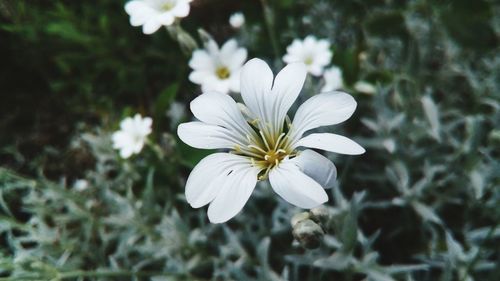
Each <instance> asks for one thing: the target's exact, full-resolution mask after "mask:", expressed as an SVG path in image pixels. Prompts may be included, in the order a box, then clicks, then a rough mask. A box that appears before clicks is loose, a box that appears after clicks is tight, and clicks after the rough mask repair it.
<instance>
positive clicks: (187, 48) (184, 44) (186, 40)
mask: <svg viewBox="0 0 500 281" xmlns="http://www.w3.org/2000/svg"><path fill="white" fill-rule="evenodd" d="M167 31H168V34H169V35H170V37H171V38H172V39H173V40H174V41H176V42H177V43H179V46H180V48H181V51H182V53H183V54H184V55H185V56H186V57H188V58H189V57H190V56H191V54H192V53H193V51H194V50H196V49H198V43H196V40H194V38H193V37H192V36H191V35H190V34H189V33H188V32H187V31H186V30H184V28H182V26H181V24H180V23H179V22H175V23H174V24H172V25H169V26H167Z"/></svg>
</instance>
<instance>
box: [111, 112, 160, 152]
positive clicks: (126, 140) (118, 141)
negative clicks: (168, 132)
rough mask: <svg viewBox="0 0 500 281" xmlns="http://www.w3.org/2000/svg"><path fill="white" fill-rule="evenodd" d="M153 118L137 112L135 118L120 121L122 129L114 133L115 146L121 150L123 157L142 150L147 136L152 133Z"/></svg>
mask: <svg viewBox="0 0 500 281" xmlns="http://www.w3.org/2000/svg"><path fill="white" fill-rule="evenodd" d="M152 123H153V120H152V119H151V118H149V117H144V118H142V117H141V115H139V114H136V115H135V116H134V117H133V118H132V117H127V118H125V119H123V121H122V122H121V123H120V130H119V131H117V132H115V133H113V136H112V140H113V148H115V149H119V150H120V156H121V157H122V158H128V157H130V156H131V155H132V154H135V153H139V152H141V150H142V148H143V147H144V143H145V142H146V137H147V136H148V135H149V134H150V133H151V124H152Z"/></svg>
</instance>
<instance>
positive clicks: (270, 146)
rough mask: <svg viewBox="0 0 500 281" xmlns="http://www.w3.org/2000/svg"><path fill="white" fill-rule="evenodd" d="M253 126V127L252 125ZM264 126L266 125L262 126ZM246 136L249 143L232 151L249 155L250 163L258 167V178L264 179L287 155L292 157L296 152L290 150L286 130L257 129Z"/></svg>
mask: <svg viewBox="0 0 500 281" xmlns="http://www.w3.org/2000/svg"><path fill="white" fill-rule="evenodd" d="M254 128H255V127H254ZM264 128H266V126H264ZM257 130H258V129H257V128H256V134H255V135H252V136H247V139H248V141H249V143H250V144H249V145H247V146H245V147H240V146H238V147H236V148H234V150H233V153H235V154H238V155H242V156H246V157H249V158H250V160H251V161H252V164H253V165H254V166H255V167H257V168H259V169H260V170H261V172H260V173H259V180H263V179H266V178H267V177H268V175H269V172H270V171H271V169H273V168H274V167H277V166H278V165H279V164H280V163H281V161H283V160H284V159H285V158H287V157H294V156H295V155H296V152H295V151H294V150H292V148H291V145H290V141H289V138H288V136H287V133H286V132H281V133H279V132H274V133H273V132H271V131H270V130H266V129H264V130H259V131H258V134H257Z"/></svg>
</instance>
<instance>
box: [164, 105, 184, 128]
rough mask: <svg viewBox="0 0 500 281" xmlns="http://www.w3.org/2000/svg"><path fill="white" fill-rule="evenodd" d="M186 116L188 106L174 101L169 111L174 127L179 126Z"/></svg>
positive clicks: (168, 114)
mask: <svg viewBox="0 0 500 281" xmlns="http://www.w3.org/2000/svg"><path fill="white" fill-rule="evenodd" d="M184 115H186V105H185V104H184V103H182V102H176V101H174V102H173V103H172V104H171V105H170V107H169V108H168V110H167V116H168V118H169V119H170V124H171V125H172V127H175V126H176V125H178V124H179V122H180V121H181V119H182V118H183V117H184ZM174 124H175V125H174Z"/></svg>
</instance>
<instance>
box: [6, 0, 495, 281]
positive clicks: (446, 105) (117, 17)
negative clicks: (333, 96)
mask: <svg viewBox="0 0 500 281" xmlns="http://www.w3.org/2000/svg"><path fill="white" fill-rule="evenodd" d="M123 4H124V2H122V1H111V0H101V1H94V2H92V3H91V2H85V1H63V0H57V1H27V0H17V1H12V0H1V1H0V42H1V44H0V53H1V54H2V56H3V58H2V64H1V67H0V86H1V87H0V89H2V90H1V91H2V93H3V95H2V99H3V100H2V102H1V103H0V112H1V113H0V114H1V117H0V120H1V121H0V136H1V138H0V149H1V150H0V161H1V162H0V163H1V165H2V168H0V280H155V281H160V280H362V279H363V278H365V279H366V280H373V281H389V280H408V281H409V280H440V281H451V280H459V281H466V280H467V281H468V280H492V281H493V280H499V279H500V268H499V266H498V264H500V248H499V245H500V243H499V242H500V226H499V222H500V207H499V206H500V188H499V187H500V155H499V153H500V150H499V149H498V147H500V56H499V55H498V54H499V51H500V48H499V46H500V39H499V38H500V5H499V4H498V3H496V2H495V1H488V0H481V1H467V0H456V1H431V0H414V1H375V0H370V1H348V0H336V1H313V0H301V1H289V0H280V1H265V0H262V1H260V2H259V1H229V0H213V1H208V0H197V1H194V2H193V3H192V7H193V9H192V12H191V14H190V15H189V16H188V17H187V18H186V19H184V20H183V21H182V26H183V27H184V28H185V29H186V30H187V32H189V33H190V34H191V35H193V36H194V37H195V38H198V36H195V35H196V34H197V29H198V28H203V29H205V30H206V31H207V32H208V33H209V34H211V35H212V36H214V38H215V39H216V40H218V41H219V42H221V43H222V42H224V41H225V40H226V39H228V38H229V37H232V36H235V37H237V39H238V41H239V42H240V44H242V45H243V46H246V47H247V48H248V50H249V53H250V57H262V58H266V59H267V61H269V62H273V64H274V68H275V70H276V69H279V68H280V67H282V62H281V56H282V55H283V54H284V52H285V48H286V46H287V45H288V44H289V43H291V41H292V40H293V39H294V38H304V37H305V36H307V35H309V34H314V35H315V36H317V37H318V38H328V39H329V40H330V41H331V43H332V45H333V51H334V58H333V64H335V65H337V66H339V67H340V68H341V69H342V70H343V73H344V80H345V84H346V90H347V91H348V92H350V93H351V94H352V95H353V96H354V97H355V98H356V100H357V101H358V109H357V111H356V113H355V116H354V118H352V119H351V120H350V121H349V122H348V123H347V124H345V125H343V126H336V127H335V128H333V129H335V130H336V131H342V130H345V131H348V132H349V133H348V135H349V136H357V138H356V140H357V141H359V142H360V143H361V144H362V145H363V146H364V147H365V148H367V153H366V154H365V155H363V156H361V157H359V156H356V157H350V156H345V155H342V156H336V155H333V154H332V155H328V156H329V157H330V158H331V159H333V160H334V162H335V164H336V165H337V168H338V170H339V176H338V185H337V186H336V187H335V188H333V189H332V190H331V191H330V192H329V193H330V194H329V195H330V201H329V203H328V204H326V205H325V209H324V211H323V212H324V213H325V214H324V218H323V219H317V218H316V219H315V217H314V216H315V215H314V211H311V212H310V214H308V215H307V216H312V217H311V221H310V223H312V224H315V223H317V224H318V225H320V226H321V228H322V230H324V232H325V234H324V236H323V237H320V238H321V241H320V246H319V248H317V249H314V250H309V249H304V248H303V247H302V246H301V245H300V242H301V241H297V240H294V237H293V235H292V230H293V227H292V225H291V223H290V220H291V219H292V216H293V215H294V214H297V213H299V212H300V210H298V209H295V208H293V207H291V206H290V205H288V204H286V203H285V202H283V201H282V200H281V199H279V198H278V197H277V196H275V194H273V192H272V190H271V189H270V188H269V186H266V185H261V186H259V187H257V188H256V190H255V192H254V194H253V195H252V197H251V199H250V201H249V203H248V204H247V205H246V207H245V209H244V210H243V211H242V213H240V214H239V215H238V216H237V217H235V218H234V219H233V220H231V221H230V222H229V223H226V224H223V225H214V224H210V223H208V220H207V219H206V214H205V213H206V210H204V209H201V210H195V209H192V208H190V207H189V205H188V204H187V203H186V202H185V198H184V194H183V188H184V183H185V180H186V177H187V175H188V174H189V171H190V169H191V168H192V167H193V166H194V164H196V163H197V162H198V161H199V159H201V158H202V157H203V156H204V155H206V151H200V150H195V149H191V148H189V147H187V146H185V145H184V144H182V142H180V141H179V140H178V139H177V137H176V134H175V130H176V126H177V124H178V123H179V122H180V121H182V120H184V119H187V118H188V115H189V113H186V112H184V110H185V108H186V107H187V104H188V102H189V101H190V100H191V99H192V98H193V97H195V96H196V95H197V94H198V93H199V92H200V90H199V89H198V88H196V87H195V85H192V84H190V83H189V82H188V80H187V76H188V72H189V69H188V66H187V61H188V59H189V58H188V57H185V56H183V55H182V51H181V49H180V47H179V45H178V44H177V42H175V41H174V40H172V39H170V38H169V35H168V33H167V32H166V31H164V32H157V33H155V34H154V35H152V36H145V35H143V34H141V33H140V30H139V29H137V28H133V27H131V26H130V25H129V23H128V18H127V16H126V14H125V12H124V11H123ZM239 10H241V11H243V13H244V14H245V17H246V19H247V20H246V21H247V22H246V24H245V26H244V27H243V29H242V30H239V31H234V30H232V29H231V28H230V27H229V25H228V23H227V19H228V17H229V15H230V14H231V13H232V12H235V11H239ZM213 15H219V16H218V17H214V16H213ZM357 81H367V82H369V83H371V84H373V85H374V86H375V87H376V92H375V93H374V94H367V93H362V92H358V91H357V90H356V89H355V84H356V82H357ZM321 83H322V81H321V80H320V79H316V78H310V79H308V81H307V82H306V88H305V89H304V91H303V93H302V97H301V99H305V98H307V97H308V96H311V95H313V94H315V93H317V91H318V90H319V89H320V88H321V87H320V86H321ZM134 112H141V113H143V115H148V116H151V117H153V119H154V135H153V136H152V137H151V138H150V142H149V143H148V144H147V147H146V149H145V150H144V151H143V152H142V153H141V154H140V155H138V156H135V157H133V158H132V159H131V160H122V159H119V157H118V155H117V153H116V151H113V149H112V147H111V142H110V134H111V132H112V131H113V130H115V129H116V128H117V127H118V123H119V121H120V119H121V118H122V117H124V116H130V115H131V114H132V113H134ZM325 130H329V131H330V130H332V128H326V129H325ZM79 179H84V180H86V181H87V183H88V186H87V187H86V188H81V189H80V188H77V187H76V185H75V182H76V181H77V180H79ZM308 223H309V222H308Z"/></svg>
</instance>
